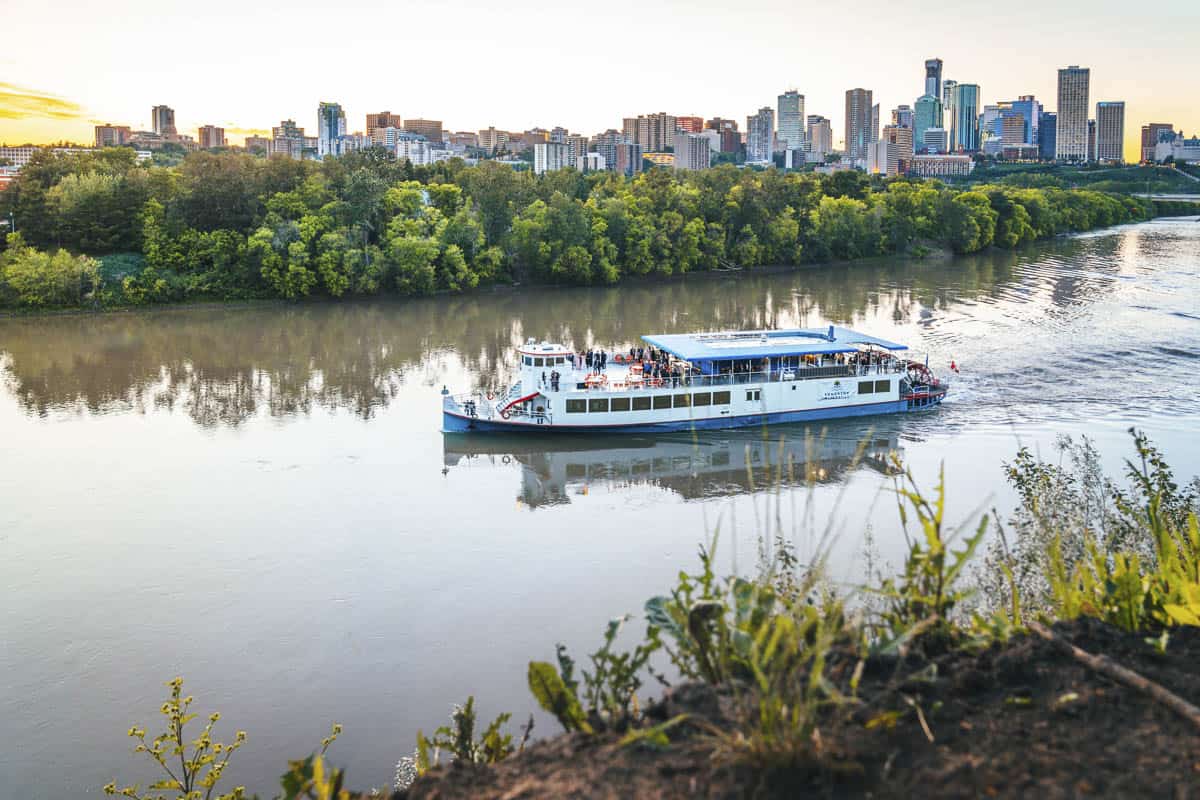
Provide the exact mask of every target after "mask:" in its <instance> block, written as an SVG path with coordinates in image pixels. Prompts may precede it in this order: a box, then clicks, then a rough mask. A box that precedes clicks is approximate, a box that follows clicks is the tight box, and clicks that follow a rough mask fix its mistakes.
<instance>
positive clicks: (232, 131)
mask: <svg viewBox="0 0 1200 800" xmlns="http://www.w3.org/2000/svg"><path fill="white" fill-rule="evenodd" d="M225 135H226V136H270V135H271V129H270V128H237V127H230V126H229V125H226V126H225Z"/></svg>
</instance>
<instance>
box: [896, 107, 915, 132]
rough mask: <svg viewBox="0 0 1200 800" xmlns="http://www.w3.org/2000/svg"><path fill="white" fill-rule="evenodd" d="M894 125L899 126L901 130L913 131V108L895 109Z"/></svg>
mask: <svg viewBox="0 0 1200 800" xmlns="http://www.w3.org/2000/svg"><path fill="white" fill-rule="evenodd" d="M892 124H893V125H899V126H900V127H901V128H908V129H909V130H910V131H911V130H912V127H913V109H912V106H896V107H895V108H893V109H892Z"/></svg>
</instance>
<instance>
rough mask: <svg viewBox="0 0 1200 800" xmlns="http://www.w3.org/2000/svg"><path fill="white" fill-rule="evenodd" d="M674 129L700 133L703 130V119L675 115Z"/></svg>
mask: <svg viewBox="0 0 1200 800" xmlns="http://www.w3.org/2000/svg"><path fill="white" fill-rule="evenodd" d="M675 129H676V130H680V131H687V132H688V133H700V131H702V130H704V120H703V119H702V118H700V117H676V118H675Z"/></svg>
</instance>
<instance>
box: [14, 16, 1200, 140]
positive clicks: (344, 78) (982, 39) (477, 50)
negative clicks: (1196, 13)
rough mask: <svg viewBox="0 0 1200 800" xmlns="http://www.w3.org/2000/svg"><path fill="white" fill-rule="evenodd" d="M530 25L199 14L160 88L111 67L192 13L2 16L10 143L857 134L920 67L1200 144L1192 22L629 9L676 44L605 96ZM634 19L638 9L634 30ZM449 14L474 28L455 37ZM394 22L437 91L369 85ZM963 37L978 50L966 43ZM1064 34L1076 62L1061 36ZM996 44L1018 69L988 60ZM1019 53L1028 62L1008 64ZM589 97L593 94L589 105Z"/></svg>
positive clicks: (634, 68)
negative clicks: (498, 134)
mask: <svg viewBox="0 0 1200 800" xmlns="http://www.w3.org/2000/svg"><path fill="white" fill-rule="evenodd" d="M305 5H306V0H305V2H300V3H299V6H300V7H301V8H300V10H301V11H303V10H304V8H303V7H304V6H305ZM521 7H522V6H521V4H520V3H518V4H517V5H516V6H511V5H510V6H506V7H505V8H506V9H508V10H507V11H503V12H502V11H497V10H494V9H492V8H491V7H489V6H486V5H485V4H483V3H481V2H476V0H457V2H454V3H451V4H450V5H448V6H447V5H442V6H439V7H438V8H437V9H431V8H427V7H424V6H414V7H412V8H408V7H405V8H401V9H397V8H395V7H392V6H388V7H379V8H377V9H374V10H373V11H372V13H374V14H375V15H376V16H377V17H378V20H377V23H373V24H371V25H369V26H363V25H362V24H361V15H355V16H354V18H353V19H341V18H335V19H330V20H323V21H322V23H321V24H319V25H317V24H311V23H305V22H303V21H296V22H288V23H287V24H284V25H282V26H276V27H275V28H269V29H266V28H264V26H267V25H268V21H267V20H266V19H265V17H264V18H263V19H258V18H256V17H255V15H249V16H247V15H245V14H244V13H242V12H237V14H236V15H235V13H234V12H206V13H204V14H201V15H200V16H199V17H198V18H197V19H196V20H194V24H193V20H190V19H189V25H188V35H187V36H186V38H185V37H182V36H179V37H178V38H179V41H178V42H175V43H174V44H175V45H177V46H174V45H173V46H172V47H170V48H165V50H164V52H167V53H169V54H170V55H169V59H170V60H169V61H168V62H166V63H164V64H161V65H160V66H159V68H156V69H153V70H146V69H145V68H144V67H145V64H144V63H142V62H141V61H140V60H138V59H128V60H115V59H113V58H112V56H111V54H112V53H113V52H121V51H127V52H131V53H135V52H139V50H141V49H144V48H145V46H146V45H145V43H146V42H148V41H161V40H162V39H163V38H164V37H167V38H170V37H173V36H175V34H173V33H171V32H169V31H167V30H164V28H163V22H162V21H163V20H164V19H170V18H171V17H172V12H173V10H175V11H177V13H182V11H181V9H182V8H183V6H182V4H178V5H176V4H175V3H173V2H167V3H166V5H165V6H162V5H161V4H160V5H158V6H154V7H153V8H154V9H155V10H154V11H153V12H152V11H151V6H150V5H149V4H146V6H145V8H141V5H140V4H138V3H135V6H134V9H133V11H134V16H135V18H136V19H135V21H134V22H132V23H130V24H122V25H116V24H115V23H114V22H113V21H111V20H110V19H109V18H108V17H107V16H106V15H105V14H104V12H103V11H102V10H100V9H97V8H93V7H92V6H91V5H89V4H86V3H83V2H81V0H66V5H65V8H64V10H63V14H61V15H56V16H59V17H60V19H66V20H69V21H68V22H61V21H57V20H54V21H52V20H49V19H46V18H45V15H41V14H38V13H36V12H35V11H34V10H33V9H32V8H29V7H18V8H16V9H14V10H13V11H12V12H11V13H10V14H9V16H8V21H9V23H10V28H11V30H12V31H13V33H14V34H15V35H14V36H13V37H12V38H11V39H9V40H8V41H7V42H6V52H5V53H4V54H3V55H0V67H2V68H3V73H4V75H5V81H6V82H5V83H3V84H0V140H3V141H5V142H7V143H9V144H19V143H25V142H26V141H28V142H32V143H48V142H53V141H59V140H63V139H69V140H73V141H80V142H86V141H89V140H90V139H91V138H92V127H93V126H94V125H95V124H99V123H104V122H111V123H113V124H114V125H129V126H131V127H132V128H133V129H134V130H151V129H152V128H151V120H150V119H149V115H148V110H149V108H150V107H151V106H153V105H157V104H163V105H168V106H170V107H171V108H173V109H175V110H176V112H177V114H178V117H177V120H176V127H177V128H178V130H179V131H180V132H181V133H186V134H189V135H194V134H195V132H196V131H197V130H198V129H199V128H200V127H201V126H203V125H214V126H218V127H222V128H224V129H225V135H226V137H227V138H228V139H229V140H230V141H231V143H238V142H239V140H240V139H241V138H242V137H244V136H247V135H266V134H267V133H268V132H269V130H270V128H271V127H272V126H274V125H277V124H278V123H279V120H281V119H297V120H298V121H300V122H301V123H302V124H304V125H305V126H307V127H309V128H311V129H313V130H315V129H316V123H315V114H314V113H313V109H315V108H316V105H317V103H318V102H320V101H330V102H336V103H338V104H340V105H341V106H342V107H343V108H344V109H345V111H346V114H347V118H348V119H347V122H348V125H347V127H348V130H351V131H355V130H363V129H364V128H365V116H366V114H367V113H373V112H378V111H379V110H381V109H390V110H392V111H393V112H394V113H396V114H398V115H400V116H402V117H404V118H405V119H407V118H409V117H423V118H427V119H441V120H444V121H445V122H446V123H447V124H446V127H447V129H448V130H473V131H477V130H481V129H486V128H487V127H489V126H493V125H494V126H495V127H497V128H500V129H505V130H526V129H529V128H533V127H545V128H551V127H554V126H556V125H562V126H564V127H567V128H569V129H570V130H572V131H577V132H580V133H585V134H588V135H592V134H595V133H599V132H602V131H604V130H607V129H609V128H619V127H620V122H621V120H622V118H624V117H627V116H631V115H636V114H639V113H644V111H645V110H646V109H660V110H666V111H667V112H668V113H670V114H675V115H685V114H695V115H697V116H701V117H704V118H710V117H714V116H721V117H726V118H731V119H745V118H746V117H747V116H749V115H751V114H753V113H755V110H756V109H758V108H761V107H764V106H775V105H776V102H775V99H776V98H777V97H778V95H779V94H780V93H782V92H783V91H785V90H787V89H789V88H793V87H794V88H796V89H797V90H798V91H799V92H800V93H801V94H803V95H805V108H806V111H808V112H811V113H817V114H821V115H822V116H825V117H826V118H828V119H831V120H834V121H835V122H838V121H841V120H842V119H844V116H845V110H844V98H845V92H846V90H847V89H850V88H853V87H855V86H861V87H863V88H864V89H870V90H871V91H872V92H873V96H874V99H875V102H877V103H879V104H880V106H881V109H882V113H883V115H884V116H885V118H886V116H887V114H888V112H890V110H891V109H892V108H894V107H896V106H898V105H904V104H907V105H913V104H914V102H915V101H916V99H917V98H918V97H920V96H921V95H922V94H923V92H924V84H925V62H926V60H928V59H933V58H939V59H941V60H942V62H943V64H944V66H943V69H942V77H943V79H949V80H956V81H958V82H960V83H972V84H977V85H979V87H980V100H981V106H982V105H983V104H984V103H993V102H996V101H999V100H1007V99H1012V98H1016V97H1018V96H1020V95H1028V94H1032V95H1035V96H1037V97H1038V98H1040V99H1042V100H1043V102H1046V103H1047V107H1048V110H1055V109H1051V108H1049V106H1050V104H1051V103H1052V102H1053V98H1054V97H1055V96H1056V90H1057V87H1056V81H1057V70H1058V69H1061V68H1063V67H1066V66H1067V65H1069V64H1080V65H1082V66H1087V67H1090V68H1091V70H1092V81H1091V83H1092V86H1091V103H1090V105H1091V106H1092V107H1093V108H1094V105H1095V102H1097V101H1124V102H1125V103H1126V108H1127V113H1126V117H1125V136H1124V140H1125V149H1124V155H1125V158H1126V159H1127V160H1131V161H1136V160H1137V158H1138V155H1139V148H1138V142H1137V140H1138V138H1139V136H1138V133H1139V130H1140V126H1141V125H1143V124H1146V123H1149V122H1156V121H1171V122H1173V123H1174V124H1175V125H1176V128H1177V129H1181V130H1184V131H1187V132H1189V133H1191V132H1195V131H1196V130H1197V129H1200V106H1198V105H1197V104H1196V103H1195V102H1194V95H1195V92H1194V91H1192V90H1191V87H1190V86H1189V85H1188V75H1189V74H1190V71H1189V69H1188V67H1190V66H1192V65H1191V64H1190V61H1191V59H1190V57H1188V56H1187V53H1188V52H1189V51H1190V44H1189V39H1193V38H1194V37H1195V35H1196V34H1197V33H1200V21H1189V19H1188V17H1187V15H1186V14H1184V15H1181V16H1180V19H1179V24H1175V25H1172V26H1158V25H1155V24H1153V23H1151V22H1150V21H1147V20H1145V19H1142V18H1139V17H1137V16H1133V15H1129V14H1128V13H1127V12H1125V11H1124V10H1123V9H1122V8H1120V7H1118V6H1117V5H1116V4H1115V3H1111V2H1100V3H1093V4H1090V5H1089V6H1088V8H1089V15H1088V18H1089V20H1090V21H1091V23H1092V24H1090V25H1088V26H1084V27H1082V28H1081V27H1079V26H1074V25H1073V23H1074V22H1075V21H1077V19H1078V16H1077V15H1075V14H1074V13H1073V12H1072V11H1071V10H1070V9H1069V8H1061V7H1060V8H1054V9H1045V8H1043V7H1041V6H1039V7H1038V8H1037V10H1036V12H1037V14H1038V15H1039V16H1038V19H1039V23H1038V25H1036V26H1034V27H1032V28H1031V27H1030V26H1029V24H1028V22H1027V20H1028V19H1030V16H1029V14H1022V13H1019V12H1020V10H1021V4H1018V7H1017V8H1015V9H1012V13H1006V14H1004V15H1001V16H1000V17H999V18H997V19H994V20H992V19H989V20H987V24H986V25H980V24H976V25H974V26H973V25H972V23H971V20H964V19H963V16H962V14H958V13H956V14H953V15H951V14H945V13H942V14H934V13H932V12H931V14H930V15H923V16H922V17H921V34H922V35H921V37H920V41H919V42H915V41H914V40H913V37H905V36H896V37H892V38H887V39H880V38H871V39H870V40H869V45H868V46H864V43H865V41H866V40H865V39H864V37H865V35H866V34H865V33H864V32H863V31H862V30H861V26H858V25H856V24H841V23H838V24H831V25H830V26H829V27H828V28H825V29H822V30H821V31H820V35H817V34H816V33H815V32H814V31H813V30H812V29H811V27H807V26H804V25H802V24H801V23H800V22H799V21H797V22H793V21H792V20H791V17H790V15H789V14H787V13H784V12H785V9H784V8H783V7H782V6H781V5H779V4H778V3H775V2H767V0H751V3H750V4H749V5H748V6H746V5H743V6H739V8H738V10H737V12H736V14H735V13H734V12H731V11H728V10H723V9H711V10H709V9H706V12H709V13H705V14H701V15H699V16H698V22H697V24H696V29H695V31H689V36H688V37H679V36H677V35H674V33H675V29H674V27H673V26H674V22H675V20H674V17H673V16H672V15H673V14H675V13H682V9H681V8H677V4H675V3H665V4H662V5H659V6H657V7H650V8H642V7H636V13H638V14H639V16H640V17H642V18H643V19H644V24H642V25H640V26H639V28H638V34H637V36H639V37H645V36H652V35H653V34H654V32H655V31H658V30H661V31H663V32H666V31H667V30H671V32H672V34H673V36H672V37H671V39H670V40H669V41H665V42H663V43H662V47H661V48H659V49H658V50H657V51H656V52H658V53H659V56H660V57H658V58H656V59H655V60H654V62H646V63H641V62H638V63H636V64H632V65H626V64H622V63H616V62H619V61H620V60H617V59H614V64H613V65H612V68H611V69H606V72H605V79H604V80H601V81H588V82H586V83H585V84H579V83H578V82H577V80H576V76H577V73H576V71H573V70H570V69H561V68H559V67H561V66H564V65H567V64H570V63H573V62H574V61H576V60H579V59H581V58H583V56H582V54H581V52H580V51H579V49H578V45H577V42H576V41H574V39H573V38H572V37H565V36H564V37H560V36H556V35H554V34H553V32H540V35H531V33H532V32H531V30H530V27H529V25H528V23H526V22H523V21H522V20H521V19H519V18H520V17H521V14H520V9H521ZM317 8H318V7H316V6H315V4H313V9H314V12H313V14H304V13H301V14H300V15H299V16H300V17H301V18H302V19H303V18H305V17H307V18H308V19H313V18H315V15H316V14H317V13H318V12H317V11H315V9H317ZM1181 8H1182V5H1181ZM139 9H140V10H141V11H145V12H146V13H145V14H140V12H139ZM1030 9H1031V10H1032V9H1033V7H1032V6H1030ZM634 10H635V7H632V6H631V8H630V11H631V13H633V12H634ZM756 13H758V14H777V15H778V19H777V20H776V21H775V22H774V23H772V25H770V26H752V25H749V24H748V22H747V20H751V19H753V18H754V15H755V14H756ZM973 13H974V15H975V16H979V15H980V14H982V13H983V12H973ZM456 14H463V15H467V16H464V17H463V18H462V19H461V20H460V21H456V20H455V15H456ZM398 15H402V16H403V25H402V26H400V27H399V28H398V29H401V30H410V29H412V28H413V27H414V26H416V27H420V26H422V25H427V26H428V28H429V33H430V35H428V36H421V37H412V41H411V42H409V41H408V40H406V44H405V53H406V58H411V59H412V60H413V61H414V63H426V64H429V65H430V66H436V67H437V68H436V69H430V70H429V72H428V73H427V77H426V78H425V79H422V80H409V79H406V80H404V81H397V80H395V78H394V77H392V76H391V74H390V70H388V69H385V68H384V67H385V66H387V65H386V64H385V63H384V62H381V63H380V64H379V65H378V69H373V68H371V64H370V62H369V61H365V60H364V57H363V55H362V54H363V53H370V52H389V53H390V52H392V50H391V49H390V48H389V47H381V46H379V45H382V44H383V42H384V37H385V36H389V35H391V34H390V31H392V30H393V26H392V25H389V24H387V23H388V21H389V20H393V18H396V19H397V20H398ZM611 16H612V17H613V18H614V20H616V19H619V18H620V17H621V15H620V14H614V15H611ZM860 16H861V18H862V19H863V20H866V19H870V20H871V21H872V24H880V25H881V26H882V29H890V30H904V25H906V24H909V25H911V24H913V23H912V19H913V9H911V8H909V9H905V10H900V9H896V8H893V7H890V6H888V5H886V4H883V3H877V2H874V0H872V2H868V3H867V4H866V6H864V8H863V10H862V13H861V15H860ZM614 20H609V19H605V18H592V17H587V18H586V20H585V21H586V23H587V24H588V25H589V26H590V28H589V30H590V33H591V34H595V35H589V38H590V39H594V40H595V41H598V42H600V41H604V40H605V34H607V33H608V32H609V29H610V28H611V29H612V30H611V32H612V34H613V36H617V35H619V36H621V37H625V38H628V36H629V34H628V33H627V31H626V30H621V29H620V25H618V24H617V22H616V21H614ZM739 20H740V21H739ZM889 22H890V24H888V23H889ZM975 22H976V23H980V22H982V20H975ZM1068 23H1072V25H1071V26H1070V27H1067V26H1068ZM964 26H966V27H967V28H968V29H969V30H972V31H976V32H977V34H973V35H970V36H963V35H962V34H963V28H964ZM64 28H65V30H66V33H65V34H64V33H63V30H64ZM276 28H278V29H276ZM760 28H764V29H760ZM1067 29H1069V30H1070V31H1071V33H1070V42H1069V44H1066V43H1064V41H1063V39H1064V37H1063V36H1062V34H1061V31H1062V30H1067ZM264 30H269V31H270V34H271V35H270V44H267V43H266V41H267V39H265V38H258V37H264V36H265V33H264ZM63 35H66V36H67V38H68V40H69V41H70V42H71V47H69V48H67V50H68V52H66V53H56V55H55V58H54V59H53V60H49V61H48V60H47V59H46V57H45V55H44V53H43V52H42V50H41V49H39V48H38V47H37V44H38V42H39V41H47V40H49V37H61V36H63ZM796 36H799V37H800V39H801V40H803V41H805V42H806V44H805V46H804V47H800V48H797V47H795V37H796ZM515 37H519V39H517V38H515ZM510 39H512V40H516V41H520V42H521V44H520V47H513V46H512V41H510ZM989 40H990V41H994V42H995V44H994V48H996V49H1002V50H1003V52H1004V53H1005V55H1006V58H1003V59H999V58H995V57H994V54H993V53H991V52H989V49H990V48H989V46H988V41H989ZM1014 41H1020V42H1021V43H1022V45H1021V47H1019V48H1014V47H1013V46H1012V42H1014ZM1151 42H1153V45H1151V44H1150V43H1151ZM851 46H853V47H854V48H856V52H859V53H862V56H861V57H858V56H856V58H855V59H854V60H853V62H852V63H849V64H847V63H846V62H845V59H844V58H842V57H841V56H842V53H844V52H849V51H850V47H851ZM315 52H320V53H321V54H322V62H323V63H324V64H326V65H329V64H337V63H339V59H341V63H343V64H344V66H345V67H346V68H345V69H337V68H335V69H328V68H325V69H315V68H314V69H312V70H306V69H298V70H296V71H295V72H294V73H291V72H289V73H288V78H287V79H281V78H272V77H271V76H272V75H275V74H277V73H276V71H275V70H274V68H275V67H277V65H278V64H280V63H282V62H287V61H289V60H293V61H297V62H300V63H305V61H306V59H309V58H310V57H311V54H312V53H315ZM696 53H719V54H720V55H721V60H722V63H726V62H729V61H732V63H735V64H736V65H737V66H736V67H735V68H733V69H730V70H727V71H721V70H703V69H698V70H695V71H694V75H690V76H685V75H681V73H680V71H679V70H678V69H677V68H676V67H677V64H678V63H679V58H683V57H684V56H686V57H687V58H691V59H693V60H695V59H696V55H695V54H696ZM675 56H678V57H679V58H676V57H675ZM581 63H583V62H581ZM1147 64H1153V65H1154V67H1155V71H1154V75H1153V80H1148V79H1147V78H1146V75H1145V68H1146V65H1147ZM352 66H353V67H354V68H351V67H352ZM579 86H586V87H587V89H588V91H582V92H581V91H577V89H578V87H579ZM534 87H536V88H537V91H532V89H533V88H534ZM572 87H574V89H573V88H572ZM551 98H553V99H552V100H551ZM1092 115H1094V112H1092ZM840 127H841V126H839V125H836V124H835V126H834V139H835V144H838V143H842V142H844V138H845V133H846V132H845V131H844V130H839V129H838V128H840Z"/></svg>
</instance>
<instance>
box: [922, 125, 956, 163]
mask: <svg viewBox="0 0 1200 800" xmlns="http://www.w3.org/2000/svg"><path fill="white" fill-rule="evenodd" d="M924 137H925V152H926V153H928V154H929V155H934V156H936V155H943V154H945V153H947V152H949V150H950V131H948V130H946V129H945V128H926V129H925V131H924Z"/></svg>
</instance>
